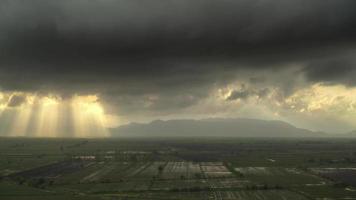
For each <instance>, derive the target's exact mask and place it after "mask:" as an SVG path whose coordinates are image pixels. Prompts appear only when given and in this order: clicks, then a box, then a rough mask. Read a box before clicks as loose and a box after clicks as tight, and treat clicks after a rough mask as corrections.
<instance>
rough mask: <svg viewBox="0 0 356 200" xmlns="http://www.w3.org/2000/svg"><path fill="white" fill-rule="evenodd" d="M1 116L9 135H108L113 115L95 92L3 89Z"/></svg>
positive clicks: (0, 118) (4, 131)
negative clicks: (68, 94) (44, 92)
mask: <svg viewBox="0 0 356 200" xmlns="http://www.w3.org/2000/svg"><path fill="white" fill-rule="evenodd" d="M0 120H1V122H2V126H1V132H2V133H5V135H7V136H33V137H106V136H108V130H107V124H108V121H110V120H112V117H111V116H110V115H108V119H106V114H105V111H104V108H103V106H102V104H101V103H100V102H99V98H98V97H97V96H96V95H88V96H80V95H75V96H73V97H71V98H69V99H63V98H61V97H59V96H56V95H47V96H41V95H33V94H27V93H0ZM115 120H117V118H115Z"/></svg>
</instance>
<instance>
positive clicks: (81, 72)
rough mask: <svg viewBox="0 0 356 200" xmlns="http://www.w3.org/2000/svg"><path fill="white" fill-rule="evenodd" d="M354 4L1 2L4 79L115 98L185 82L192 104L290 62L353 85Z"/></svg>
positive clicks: (10, 84)
mask: <svg viewBox="0 0 356 200" xmlns="http://www.w3.org/2000/svg"><path fill="white" fill-rule="evenodd" d="M355 10H356V1H354V0H338V1H335V0H313V1H310V0H237V1H236V0H195V1H191V0H152V1H139V0H121V1H99V0H98V1H89V0H79V1H69V0H64V1H48V0H47V1H45V0H43V1H41V0H31V1H20V0H9V1H1V3H0V86H1V87H2V88H3V89H5V90H6V89H7V90H26V91H45V92H46V91H58V92H61V93H73V92H81V91H83V92H102V93H106V94H110V95H109V96H111V97H110V98H111V99H116V100H117V99H121V100H122V99H125V98H126V97H125V96H122V95H123V94H129V95H135V94H136V95H142V94H145V93H164V92H167V93H170V92H171V91H175V92H176V93H177V92H178V93H179V91H181V90H184V95H185V96H184V95H183V97H182V96H181V98H183V99H186V98H187V99H188V103H189V102H194V101H195V100H196V96H198V97H202V96H204V95H206V94H205V93H204V90H207V89H208V88H209V87H210V86H211V85H212V84H217V83H219V82H224V81H229V80H230V79H234V77H235V74H239V73H240V70H242V71H246V70H247V71H248V70H257V69H261V70H267V71H272V70H275V68H283V67H284V66H289V64H290V63H299V64H301V65H304V68H302V69H301V71H302V72H303V73H305V74H306V78H307V79H308V80H310V81H312V82H313V81H326V82H333V83H343V84H348V85H355V81H352V80H351V75H354V71H355V70H354V69H355V59H354V58H353V57H354V53H353V52H352V51H353V49H354V45H355V42H356V12H355ZM350 52H351V53H350ZM344 54H346V58H345V55H344ZM341 55H342V56H341ZM330 58H332V59H333V61H331V62H329V61H328V59H330ZM345 60H346V61H345ZM350 72H351V73H350ZM272 73H273V72H272ZM350 74H351V75H350ZM252 78H253V77H252ZM283 78H284V79H286V80H288V79H291V78H293V77H283ZM262 79H263V77H262ZM193 93H194V94H193ZM115 94H116V96H115ZM190 94H191V95H190ZM197 94H198V95H197ZM120 95H121V96H120ZM192 96H194V97H192Z"/></svg>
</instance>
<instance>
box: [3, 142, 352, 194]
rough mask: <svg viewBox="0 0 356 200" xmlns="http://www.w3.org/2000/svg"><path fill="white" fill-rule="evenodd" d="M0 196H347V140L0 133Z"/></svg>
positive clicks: (349, 174) (349, 190)
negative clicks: (58, 136) (2, 135)
mask: <svg viewBox="0 0 356 200" xmlns="http://www.w3.org/2000/svg"><path fill="white" fill-rule="evenodd" d="M0 139H1V140H0V152H1V153H0V177H1V178H0V199H1V200H10V199H16V200H22V199H24V200H30V199H40V200H41V199H130V200H131V199H137V200H139V199H175V200H178V199H182V200H200V199H216V200H233V199H252V200H254V199H256V200H260V199H271V200H275V199H276V200H278V199H288V200H290V199H291V200H293V199H296V200H299V199H300V200H304V199H352V198H356V189H355V188H356V185H355V181H354V180H355V179H356V153H355V151H354V149H355V148H354V147H355V145H354V144H355V141H353V140H343V139H339V140H335V139H333V140H327V139H308V140H296V139H248V138H245V139H231V138H226V139H216V138H205V139H204V138H192V139H182V138H180V139H163V138H155V139H153V138H151V139H26V138H0Z"/></svg>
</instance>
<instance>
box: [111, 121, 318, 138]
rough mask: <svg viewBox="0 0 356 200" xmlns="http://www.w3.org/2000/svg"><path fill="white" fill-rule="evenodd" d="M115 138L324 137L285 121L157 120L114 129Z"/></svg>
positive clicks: (112, 131)
mask: <svg viewBox="0 0 356 200" xmlns="http://www.w3.org/2000/svg"><path fill="white" fill-rule="evenodd" d="M111 133H112V136H113V137H119V136H125V137H199V136H204V137H210V136H213V137H323V136H325V135H324V134H323V133H320V132H312V131H309V130H306V129H300V128H296V127H294V126H292V125H290V124H288V123H286V122H282V121H265V120H257V119H243V118H233V119H230V118H229V119H225V118H224V119H220V118H213V119H203V120H168V121H162V120H156V121H153V122H151V123H148V124H141V123H131V124H128V125H123V126H120V127H118V128H114V129H112V130H111Z"/></svg>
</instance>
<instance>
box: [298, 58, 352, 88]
mask: <svg viewBox="0 0 356 200" xmlns="http://www.w3.org/2000/svg"><path fill="white" fill-rule="evenodd" d="M304 72H305V73H306V75H307V78H308V79H309V80H310V81H315V82H318V81H319V82H320V81H321V82H326V83H341V84H345V85H348V86H354V85H356V79H355V76H356V59H355V58H354V57H352V56H349V57H337V58H332V59H324V60H318V61H313V62H310V64H309V65H308V66H307V67H305V68H304Z"/></svg>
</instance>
